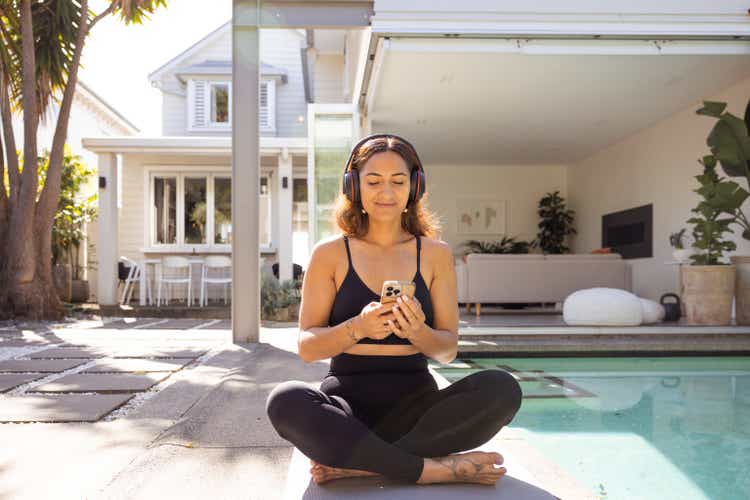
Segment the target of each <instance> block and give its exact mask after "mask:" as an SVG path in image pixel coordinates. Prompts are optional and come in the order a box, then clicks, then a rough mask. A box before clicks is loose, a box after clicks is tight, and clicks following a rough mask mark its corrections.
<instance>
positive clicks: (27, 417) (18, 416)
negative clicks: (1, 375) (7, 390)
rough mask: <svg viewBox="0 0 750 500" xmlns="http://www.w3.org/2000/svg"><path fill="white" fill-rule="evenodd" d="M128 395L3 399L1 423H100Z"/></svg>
mask: <svg viewBox="0 0 750 500" xmlns="http://www.w3.org/2000/svg"><path fill="white" fill-rule="evenodd" d="M132 397H133V394H132V393H128V394H56V395H40V396H13V397H7V398H0V422H96V421H97V420H99V419H100V418H102V417H103V416H105V415H106V414H108V413H109V412H111V411H112V410H115V409H117V408H119V407H120V406H122V405H123V404H125V403H126V402H127V401H128V400H129V399H130V398H132Z"/></svg>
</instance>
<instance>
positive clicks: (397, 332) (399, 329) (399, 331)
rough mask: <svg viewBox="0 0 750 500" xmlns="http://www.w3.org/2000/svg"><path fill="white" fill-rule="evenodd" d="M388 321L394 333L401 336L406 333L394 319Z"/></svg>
mask: <svg viewBox="0 0 750 500" xmlns="http://www.w3.org/2000/svg"><path fill="white" fill-rule="evenodd" d="M388 323H389V324H390V328H391V331H392V332H393V333H395V334H396V335H397V336H399V337H403V336H404V333H403V332H402V331H401V328H399V327H398V326H397V325H396V323H395V322H394V321H393V320H392V319H389V320H388Z"/></svg>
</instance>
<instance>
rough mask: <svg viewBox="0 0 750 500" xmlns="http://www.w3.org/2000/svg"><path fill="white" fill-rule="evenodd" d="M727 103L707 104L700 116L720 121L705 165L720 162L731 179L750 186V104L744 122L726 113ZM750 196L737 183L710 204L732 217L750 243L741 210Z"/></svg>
mask: <svg viewBox="0 0 750 500" xmlns="http://www.w3.org/2000/svg"><path fill="white" fill-rule="evenodd" d="M726 106H727V105H726V103H724V102H713V101H703V107H702V108H701V109H699V110H698V111H696V114H699V115H704V116H710V117H712V118H716V119H717V122H716V124H715V125H714V127H713V128H712V129H711V132H710V133H709V135H708V138H707V139H706V144H707V145H708V146H709V148H711V153H712V155H711V156H706V157H704V163H705V162H712V163H713V164H714V165H715V163H716V162H717V161H718V163H719V164H720V165H721V168H722V169H723V170H724V173H725V174H726V175H727V176H728V177H730V178H731V177H739V178H744V179H745V181H746V182H747V183H748V186H750V135H748V130H750V101H748V104H747V106H746V108H745V118H744V120H742V119H740V118H738V117H737V116H735V115H733V114H732V113H729V112H726V111H725V109H726ZM748 196H750V193H749V192H748V191H747V190H746V189H744V188H742V187H741V186H740V185H739V184H737V183H736V182H733V181H724V182H720V183H719V184H718V185H717V186H716V188H715V194H714V198H713V199H711V200H707V202H708V203H710V204H711V206H712V207H713V208H714V209H716V210H719V211H721V212H722V213H726V214H729V215H731V216H732V222H733V223H734V224H737V225H739V226H740V227H741V228H742V237H743V238H744V239H746V240H750V222H749V221H748V219H747V217H746V215H745V214H744V213H743V212H742V210H741V207H742V204H743V203H744V202H745V200H746V199H747V198H748Z"/></svg>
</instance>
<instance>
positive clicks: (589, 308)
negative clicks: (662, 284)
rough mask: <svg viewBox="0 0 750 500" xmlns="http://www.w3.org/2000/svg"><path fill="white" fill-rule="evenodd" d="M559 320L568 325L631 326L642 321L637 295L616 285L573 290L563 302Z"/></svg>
mask: <svg viewBox="0 0 750 500" xmlns="http://www.w3.org/2000/svg"><path fill="white" fill-rule="evenodd" d="M563 320H564V321H565V323H567V324H569V325H589V326H590V325H611V326H634V325H640V324H641V322H642V321H643V311H642V307H641V301H640V300H639V298H638V296H637V295H635V294H633V293H630V292H628V291H627V290H622V289H619V288H603V287H595V288H585V289H583V290H577V291H575V292H573V293H571V294H570V295H568V296H567V297H566V298H565V301H564V302H563Z"/></svg>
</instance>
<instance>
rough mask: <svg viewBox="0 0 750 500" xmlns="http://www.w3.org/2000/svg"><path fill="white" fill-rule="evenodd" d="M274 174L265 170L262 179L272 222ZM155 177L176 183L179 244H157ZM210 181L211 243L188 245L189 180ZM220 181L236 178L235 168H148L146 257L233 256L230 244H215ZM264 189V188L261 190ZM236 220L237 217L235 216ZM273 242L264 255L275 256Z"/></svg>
mask: <svg viewBox="0 0 750 500" xmlns="http://www.w3.org/2000/svg"><path fill="white" fill-rule="evenodd" d="M272 173H273V170H272V168H270V167H261V170H260V176H261V177H267V178H268V185H269V191H268V194H269V196H268V204H269V206H268V213H269V214H270V217H269V219H273V217H274V214H273V213H272V212H271V210H272V206H273V205H272V196H273V193H272V192H271V189H270V186H271V182H272V178H273V176H272ZM155 177H172V178H175V179H176V193H175V195H176V200H177V207H176V208H177V210H176V219H177V231H176V240H177V241H176V243H174V244H171V243H157V242H156V224H155V220H156V214H155V212H154V208H153V207H154V178H155ZM196 177H200V178H203V177H205V178H206V211H207V215H206V238H207V241H208V243H185V223H184V221H185V178H196ZM216 177H221V178H229V179H231V178H232V169H231V167H219V166H199V165H191V166H177V165H161V166H160V165H151V166H146V167H145V168H144V170H143V183H144V184H143V185H144V186H146V188H147V193H146V195H145V196H144V197H143V204H144V207H143V208H144V211H143V213H144V214H145V224H144V225H143V226H144V228H143V229H144V232H143V244H144V248H143V249H142V251H143V252H146V253H159V252H163V253H170V252H174V253H192V252H194V251H195V252H202V253H231V251H232V245H231V244H226V243H219V244H215V243H213V238H214V179H215V178H216ZM258 189H260V185H259V187H258ZM232 220H234V214H232ZM270 238H271V241H270V242H269V244H268V245H261V246H260V251H261V252H263V253H272V252H275V251H276V246H275V245H274V242H273V234H272V233H271V236H270Z"/></svg>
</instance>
